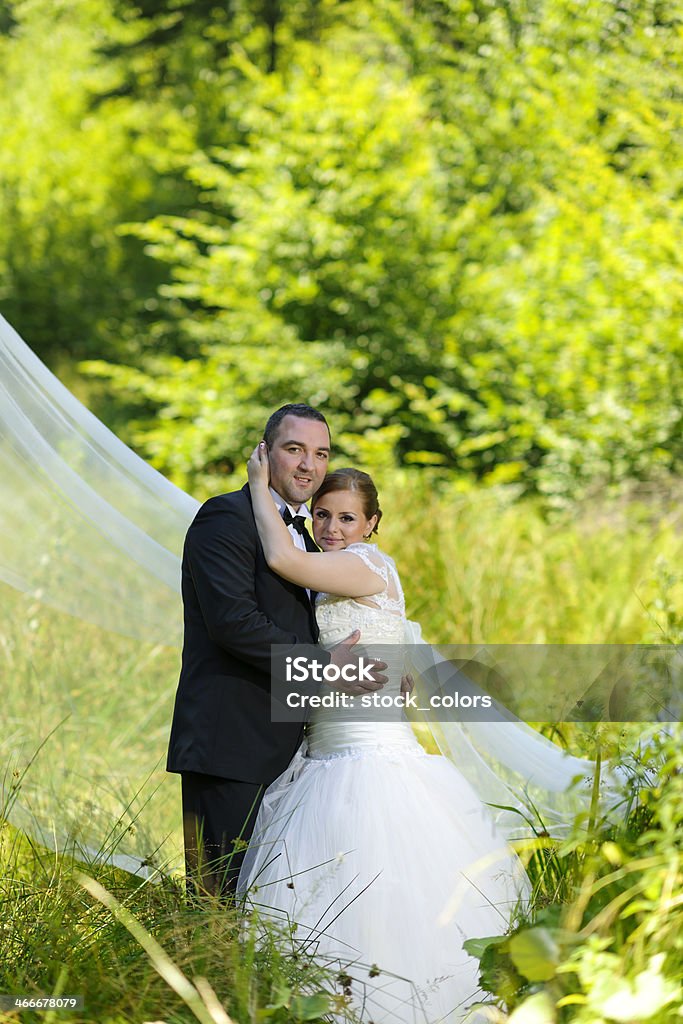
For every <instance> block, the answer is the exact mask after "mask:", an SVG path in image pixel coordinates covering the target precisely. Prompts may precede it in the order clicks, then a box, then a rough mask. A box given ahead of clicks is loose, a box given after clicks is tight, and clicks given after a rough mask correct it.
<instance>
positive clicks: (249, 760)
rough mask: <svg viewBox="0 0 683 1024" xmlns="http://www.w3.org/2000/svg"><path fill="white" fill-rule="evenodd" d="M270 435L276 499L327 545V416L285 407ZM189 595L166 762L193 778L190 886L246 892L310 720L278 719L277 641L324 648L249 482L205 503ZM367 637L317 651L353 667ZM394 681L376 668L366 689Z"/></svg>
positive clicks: (307, 598) (186, 559)
mask: <svg viewBox="0 0 683 1024" xmlns="http://www.w3.org/2000/svg"><path fill="white" fill-rule="evenodd" d="M264 440H265V442H266V445H267V447H268V457H269V463H270V480H271V492H272V494H273V500H274V501H275V503H276V504H277V505H278V507H279V508H280V511H281V513H282V515H283V518H284V520H285V522H287V523H288V528H289V531H290V533H291V534H292V538H293V540H294V543H295V544H297V545H298V546H299V547H301V548H302V549H306V550H308V551H317V547H316V545H315V543H314V542H313V540H312V539H311V536H310V534H309V533H308V531H307V529H306V522H307V521H308V522H310V519H311V515H310V512H309V511H308V509H307V508H306V505H305V503H306V502H307V501H308V499H309V498H310V497H311V496H312V495H313V494H314V493H315V491H316V490H317V489H318V487H319V486H320V484H321V483H322V481H323V478H324V476H325V473H326V472H327V465H328V460H329V455H330V434H329V429H328V426H327V422H326V420H325V417H324V416H323V415H322V413H320V412H318V410H317V409H313V408H312V407H311V406H308V405H303V404H296V405H294V404H289V405H284V406H282V408H280V409H278V410H277V411H276V412H274V413H273V414H272V416H271V417H270V419H269V420H268V422H267V424H266V428H265V431H264ZM182 594H183V605H184V614H185V640H184V644H183V657H182V668H181V673H180V681H179V683H178V691H177V694H176V701H175V709H174V713H173V724H172V727H171V738H170V743H169V751H168V761H167V765H166V767H167V770H168V771H170V772H179V773H180V775H181V778H182V799H183V830H184V839H185V863H186V871H187V875H188V879H189V882H190V886H191V887H192V888H193V889H194V892H195V893H199V892H201V891H204V892H207V891H208V892H210V893H212V894H214V895H219V894H223V895H226V894H228V893H230V892H234V889H235V884H236V882H237V876H238V874H239V869H240V864H241V862H242V859H243V852H242V851H243V849H244V847H245V846H246V842H247V841H248V840H249V838H250V836H251V833H252V830H253V827H254V822H255V819H256V812H257V810H258V807H259V804H260V802H261V799H262V796H263V792H264V791H265V789H266V787H267V786H268V785H269V784H270V783H271V782H273V780H274V779H276V778H277V777H278V775H280V774H281V772H283V771H284V769H285V768H286V767H287V765H288V764H289V762H290V760H291V758H292V757H293V755H294V753H295V751H296V750H297V747H298V746H299V744H300V742H301V737H302V731H303V726H302V724H301V723H290V722H282V723H280V722H277V723H276V722H272V721H271V708H270V647H271V644H286V645H302V644H304V645H314V644H315V643H316V641H317V639H318V629H317V626H316V622H315V614H314V608H313V604H312V597H314V595H309V593H308V592H307V591H306V590H305V589H303V588H302V587H298V586H296V585H295V584H293V583H289V582H288V581H287V580H284V579H282V578H281V577H280V576H277V575H276V574H275V573H273V572H272V571H271V570H270V569H269V568H268V566H267V564H266V561H265V558H264V555H263V549H262V547H261V543H260V541H259V538H258V534H257V531H256V524H255V522H254V516H253V512H252V507H251V498H250V495H249V487H248V485H245V486H244V487H243V488H242V489H241V490H240V491H234V492H232V493H230V494H220V495H218V496H217V497H214V498H210V499H209V500H208V501H207V502H205V504H204V505H202V507H201V508H200V510H199V512H198V513H197V516H196V518H195V519H194V521H193V523H192V525H191V526H190V529H189V530H188V533H187V537H186V539H185V548H184V552H183V567H182ZM357 639H358V633H357V632H356V633H354V634H352V635H351V636H350V637H349V638H348V639H347V640H345V641H344V642H343V643H341V644H339V645H338V647H335V648H334V649H333V650H332V651H331V652H325V651H323V650H322V649H321V648H319V647H314V648H313V649H312V651H311V652H309V653H311V654H313V655H314V656H316V657H317V658H318V660H319V661H322V662H324V663H328V662H329V661H330V660H331V661H333V662H334V663H335V664H337V665H339V666H340V667H341V666H343V665H345V664H349V663H354V662H355V661H356V660H357V659H356V658H355V657H354V655H353V653H352V651H351V648H352V646H353V644H354V643H355V642H356V640H357ZM298 653H303V652H302V651H301V650H298ZM381 667H382V666H378V668H380V669H381ZM383 682H384V677H382V676H380V675H377V674H376V681H375V682H368V683H366V684H365V687H364V688H365V689H367V690H372V689H379V688H380V687H381V686H382V685H383ZM235 840H237V843H235Z"/></svg>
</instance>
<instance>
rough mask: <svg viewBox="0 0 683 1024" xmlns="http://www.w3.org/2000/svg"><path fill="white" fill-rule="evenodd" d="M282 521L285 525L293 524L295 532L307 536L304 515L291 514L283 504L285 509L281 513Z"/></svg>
mask: <svg viewBox="0 0 683 1024" xmlns="http://www.w3.org/2000/svg"><path fill="white" fill-rule="evenodd" d="M282 521H283V523H284V524H285V526H290V525H291V526H293V527H294V529H295V530H296V532H297V533H300V534H301V535H302V537H309V539H310V535H309V533H308V530H307V529H306V516H293V515H292V513H291V512H290V511H289V509H288V508H287V506H286V505H285V510H284V512H283V513H282Z"/></svg>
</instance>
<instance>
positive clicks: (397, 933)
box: [240, 726, 526, 1024]
mask: <svg viewBox="0 0 683 1024" xmlns="http://www.w3.org/2000/svg"><path fill="white" fill-rule="evenodd" d="M396 739H397V740H398V742H396V743H394V744H392V743H385V744H383V745H382V746H377V745H372V744H369V745H361V746H354V747H349V748H347V749H346V750H343V749H342V750H339V749H336V750H334V751H333V752H326V753H321V752H318V753H316V752H315V751H313V752H312V756H311V755H309V754H307V751H306V749H305V747H304V748H302V750H301V751H300V752H299V754H298V755H297V756H296V757H295V759H294V761H293V762H292V764H291V765H290V767H289V768H288V769H287V771H286V772H285V773H284V774H283V775H282V776H281V777H280V779H278V780H277V781H276V782H275V783H274V784H273V786H271V787H270V789H269V790H268V792H267V794H266V798H265V800H264V803H263V806H262V808H261V811H260V813H259V817H258V821H257V825H256V829H255V833H254V840H253V842H252V844H251V847H250V850H249V851H248V853H247V857H246V859H245V864H244V867H243V869H242V873H241V875H240V890H241V891H242V892H246V891H247V890H248V898H249V900H251V901H252V902H253V903H254V904H255V905H258V906H259V907H260V908H261V913H265V914H266V915H267V916H269V917H271V918H279V919H280V920H281V921H282V922H283V923H284V922H286V923H287V926H288V928H290V926H291V925H292V924H293V923H295V924H296V929H295V931H294V938H295V942H296V943H299V944H300V945H301V947H303V948H305V949H306V950H308V951H309V952H311V953H313V954H314V955H315V956H316V959H320V961H321V962H326V963H331V964H333V965H335V966H339V967H340V968H343V969H344V971H345V973H346V974H347V975H348V976H349V978H350V979H351V984H350V992H351V1005H352V1006H353V1009H354V1011H355V1012H356V1013H359V1014H360V1016H361V1017H362V1019H363V1020H367V1021H373V1022H374V1024H380V1022H389V1021H406V1022H418V1021H422V1022H425V1021H429V1022H430V1024H431V1022H436V1021H442V1020H443V1021H449V1022H455V1021H459V1020H461V1019H463V1017H464V1016H465V1011H466V1008H467V1006H468V1005H469V1004H471V1003H473V1002H476V1001H477V999H478V997H479V995H480V993H479V989H478V984H477V976H478V961H477V960H475V959H474V958H472V957H470V956H468V955H467V954H466V953H465V952H464V950H463V948H462V946H463V942H464V941H465V939H467V938H473V937H483V936H489V935H499V934H502V933H504V932H505V930H506V929H507V927H508V923H509V920H510V916H511V913H512V912H513V911H514V909H515V907H516V906H517V904H518V901H519V900H520V899H523V898H524V896H525V893H526V880H525V876H524V872H523V869H522V868H521V865H520V863H519V861H518V859H517V858H516V856H515V855H514V854H513V853H512V851H511V850H510V848H509V846H508V845H507V844H506V843H505V841H504V840H503V839H502V838H501V836H500V835H499V834H497V833H496V831H495V829H494V826H493V823H492V820H491V818H490V816H489V814H488V812H487V810H486V808H485V806H484V805H483V804H482V803H481V801H480V800H479V798H478V797H477V796H476V794H475V793H474V791H473V790H472V788H471V787H470V785H469V784H468V783H467V782H466V781H465V779H464V778H463V777H462V776H461V774H460V773H459V772H458V770H457V769H456V768H455V767H454V765H453V764H452V763H451V762H450V761H449V760H447V759H446V758H445V757H441V756H436V755H430V754H427V753H425V752H424V751H423V750H422V748H421V747H420V746H419V744H418V743H417V742H416V741H415V739H414V737H413V735H412V732H411V731H410V729H409V727H408V726H406V727H405V729H404V730H403V732H402V734H401V735H397V736H396ZM290 933H291V929H290ZM378 971H379V973H378ZM347 991H348V985H347Z"/></svg>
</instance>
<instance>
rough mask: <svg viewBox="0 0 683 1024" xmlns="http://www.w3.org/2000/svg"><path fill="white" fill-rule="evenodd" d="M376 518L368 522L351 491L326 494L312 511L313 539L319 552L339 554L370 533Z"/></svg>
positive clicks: (358, 498) (354, 493)
mask: <svg viewBox="0 0 683 1024" xmlns="http://www.w3.org/2000/svg"><path fill="white" fill-rule="evenodd" d="M376 522H377V516H372V517H371V518H370V519H368V518H367V517H366V515H365V512H364V511H363V504H362V501H361V498H360V495H359V494H356V492H355V491H328V493H327V494H323V496H322V498H321V499H320V501H318V502H317V504H316V505H315V507H314V508H313V536H314V537H315V542H316V544H317V545H318V547H319V548H322V550H323V551H341V550H342V549H343V548H346V547H348V546H349V544H355V543H357V542H358V541H360V540H363V538H364V537H367V536H368V535H369V534H371V533H372V530H373V527H374V525H375V523H376Z"/></svg>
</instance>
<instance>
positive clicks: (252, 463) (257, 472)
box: [247, 441, 270, 487]
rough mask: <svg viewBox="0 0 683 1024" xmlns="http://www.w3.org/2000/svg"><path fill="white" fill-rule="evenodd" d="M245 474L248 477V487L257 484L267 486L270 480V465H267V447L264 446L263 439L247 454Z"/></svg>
mask: <svg viewBox="0 0 683 1024" xmlns="http://www.w3.org/2000/svg"><path fill="white" fill-rule="evenodd" d="M247 476H248V477H249V486H250V487H255V486H258V485H259V484H261V485H262V486H264V487H267V486H268V483H269V480H270V467H269V465H268V449H267V448H266V442H265V441H259V443H258V444H257V445H256V447H255V448H254V450H253V452H252V453H251V455H250V456H249V461H248V462H247Z"/></svg>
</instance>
